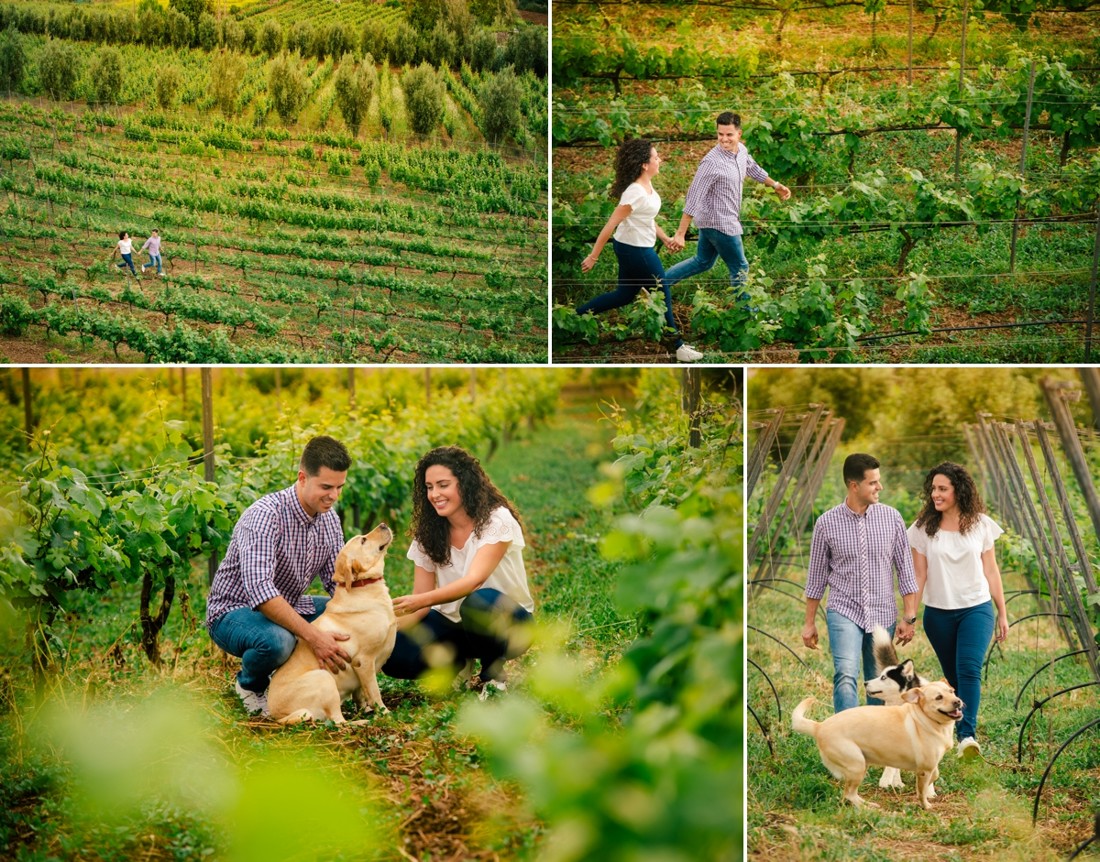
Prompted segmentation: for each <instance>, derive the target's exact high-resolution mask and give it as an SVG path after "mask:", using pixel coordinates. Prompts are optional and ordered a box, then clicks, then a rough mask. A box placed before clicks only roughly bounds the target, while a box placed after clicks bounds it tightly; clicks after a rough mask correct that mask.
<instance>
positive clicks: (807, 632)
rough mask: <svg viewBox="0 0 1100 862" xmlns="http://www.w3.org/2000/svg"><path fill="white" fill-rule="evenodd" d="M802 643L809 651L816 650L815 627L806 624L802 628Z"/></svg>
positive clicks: (811, 624)
mask: <svg viewBox="0 0 1100 862" xmlns="http://www.w3.org/2000/svg"><path fill="white" fill-rule="evenodd" d="M802 643H804V644H805V645H806V646H808V647H809V648H810V649H817V626H816V625H814V624H813V623H807V624H806V625H805V626H803V628H802Z"/></svg>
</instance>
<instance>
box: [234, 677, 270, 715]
mask: <svg viewBox="0 0 1100 862" xmlns="http://www.w3.org/2000/svg"><path fill="white" fill-rule="evenodd" d="M234 687H235V688H236V689H237V696H238V697H240V699H241V703H243V704H244V708H245V709H246V710H247V711H248V714H249V715H255V714H256V713H260V714H262V715H267V695H266V694H257V693H256V692H254V691H249V690H248V689H247V688H242V687H241V684H240V683H239V682H238V683H234Z"/></svg>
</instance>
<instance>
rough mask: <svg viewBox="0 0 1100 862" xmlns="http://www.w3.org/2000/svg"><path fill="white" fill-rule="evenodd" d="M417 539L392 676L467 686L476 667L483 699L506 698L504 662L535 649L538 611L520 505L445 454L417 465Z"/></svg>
mask: <svg viewBox="0 0 1100 862" xmlns="http://www.w3.org/2000/svg"><path fill="white" fill-rule="evenodd" d="M412 533H413V543H412V547H410V548H409V552H408V555H407V556H408V558H409V559H410V560H412V561H413V563H414V564H415V566H416V568H415V574H414V577H413V591H412V594H411V595H407V596H399V597H398V598H396V599H394V601H393V609H394V612H395V613H396V614H397V625H398V632H397V642H396V644H395V645H394V650H393V654H392V655H391V656H390V658H389V660H388V661H387V662H386V664H385V666H384V667H383V668H382V671H383V673H385V674H387V675H388V676H391V677H396V678H398V679H416V678H418V677H420V676H421V675H422V674H424V673H425V672H426V671H428V670H429V669H431V668H435V667H443V668H447V667H450V668H451V669H453V671H454V672H455V674H456V675H457V676H459V677H461V676H464V675H466V674H468V673H469V672H471V671H472V662H474V661H475V660H476V661H478V662H479V663H480V665H481V669H480V683H481V688H482V695H483V696H484V695H487V694H488V693H489V692H490V691H491V690H497V691H502V690H504V688H505V687H506V682H505V675H504V662H505V660H506V659H511V658H515V657H517V656H519V655H521V654H522V653H524V652H525V651H526V650H527V647H528V646H529V645H530V635H529V631H530V627H529V623H530V621H531V614H532V612H533V611H534V602H532V600H531V593H530V590H529V589H528V587H527V571H526V569H525V568H524V564H523V548H524V545H525V543H524V540H523V528H522V526H521V525H520V521H519V515H518V514H517V512H516V509H515V506H513V505H512V503H511V502H509V501H508V499H507V498H506V497H505V496H504V495H503V494H502V493H501V492H500V491H499V490H498V489H497V487H496V486H495V485H494V484H493V483H492V481H491V480H490V479H489V477H488V476H487V475H486V474H485V471H484V470H483V469H482V467H481V464H480V463H479V462H478V460H477V459H476V458H474V457H473V456H472V455H470V454H469V453H468V452H466V451H465V450H464V449H460V448H459V447H457V446H443V447H440V448H437V449H433V450H432V451H431V452H429V453H428V454H427V455H425V456H424V457H423V458H421V459H420V461H419V463H418V464H417V465H416V475H415V480H414V484H413V526H412Z"/></svg>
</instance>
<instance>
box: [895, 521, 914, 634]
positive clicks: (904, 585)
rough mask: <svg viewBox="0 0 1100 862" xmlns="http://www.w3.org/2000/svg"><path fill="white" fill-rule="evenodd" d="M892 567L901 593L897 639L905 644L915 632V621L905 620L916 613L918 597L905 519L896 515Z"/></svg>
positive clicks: (911, 617)
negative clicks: (900, 612)
mask: <svg viewBox="0 0 1100 862" xmlns="http://www.w3.org/2000/svg"><path fill="white" fill-rule="evenodd" d="M894 568H895V570H896V571H897V573H898V592H900V593H901V602H902V618H901V619H900V620H898V625H897V639H898V643H900V644H907V643H909V641H911V640H912V639H913V636H914V635H915V634H916V632H917V630H916V625H915V623H909V622H906V620H911V619H913V618H914V617H915V616H916V615H917V604H918V599H919V598H920V593H919V587H918V585H917V577H916V572H915V570H914V567H913V553H912V551H911V550H910V547H909V534H908V533H907V532H906V531H905V521H903V520H902V519H901V515H897V517H896V519H895V521H894Z"/></svg>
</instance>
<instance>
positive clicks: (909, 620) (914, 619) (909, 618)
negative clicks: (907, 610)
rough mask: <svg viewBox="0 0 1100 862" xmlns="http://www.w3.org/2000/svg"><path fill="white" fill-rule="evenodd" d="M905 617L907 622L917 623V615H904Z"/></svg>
mask: <svg viewBox="0 0 1100 862" xmlns="http://www.w3.org/2000/svg"><path fill="white" fill-rule="evenodd" d="M903 619H904V620H905V622H907V623H908V624H909V625H911V626H912V625H916V624H917V618H916V617H903Z"/></svg>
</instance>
